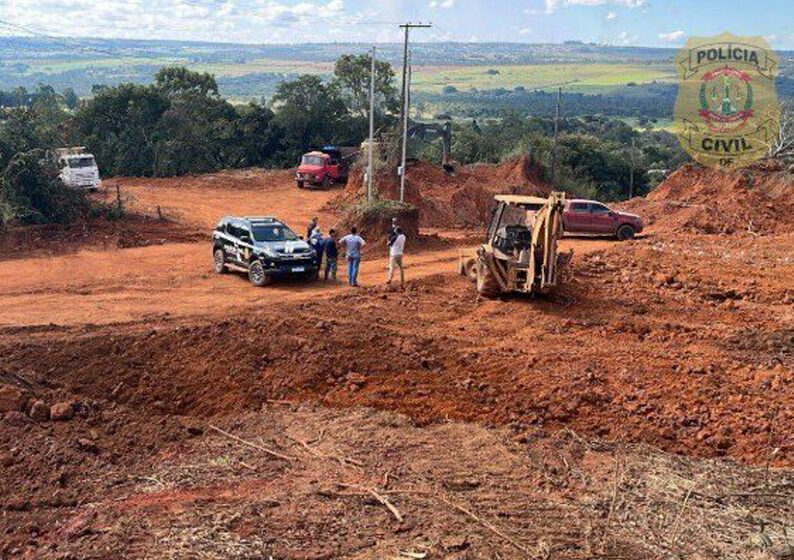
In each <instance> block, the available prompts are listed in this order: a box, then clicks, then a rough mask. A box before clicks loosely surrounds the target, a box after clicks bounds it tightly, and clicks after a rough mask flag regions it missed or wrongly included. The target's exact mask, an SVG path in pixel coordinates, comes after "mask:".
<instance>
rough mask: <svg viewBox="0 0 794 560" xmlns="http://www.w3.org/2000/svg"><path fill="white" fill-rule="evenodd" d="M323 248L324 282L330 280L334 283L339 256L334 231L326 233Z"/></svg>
mask: <svg viewBox="0 0 794 560" xmlns="http://www.w3.org/2000/svg"><path fill="white" fill-rule="evenodd" d="M323 248H324V249H325V281H326V282H328V279H329V278H330V279H331V281H332V282H334V283H336V268H337V264H336V263H337V257H338V256H339V248H338V247H337V245H336V230H334V229H332V230H331V231H329V232H328V237H327V238H326V239H325V241H324V247H323Z"/></svg>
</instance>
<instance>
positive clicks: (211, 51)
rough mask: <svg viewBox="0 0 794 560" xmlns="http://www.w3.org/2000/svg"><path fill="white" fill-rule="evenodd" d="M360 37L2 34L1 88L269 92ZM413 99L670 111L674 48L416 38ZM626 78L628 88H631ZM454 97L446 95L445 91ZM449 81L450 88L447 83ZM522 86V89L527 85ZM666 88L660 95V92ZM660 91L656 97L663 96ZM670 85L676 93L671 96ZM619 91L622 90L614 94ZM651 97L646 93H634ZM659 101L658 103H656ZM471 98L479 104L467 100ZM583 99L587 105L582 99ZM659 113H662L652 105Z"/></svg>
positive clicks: (396, 48)
mask: <svg viewBox="0 0 794 560" xmlns="http://www.w3.org/2000/svg"><path fill="white" fill-rule="evenodd" d="M377 47H378V57H379V58H381V59H384V60H388V61H389V62H391V63H392V64H393V65H394V66H395V68H396V69H399V67H400V65H401V63H402V60H401V57H402V45H401V44H397V43H389V44H380V45H377ZM369 48H370V45H368V44H363V43H304V44H292V45H290V44H259V45H251V44H233V43H206V42H185V41H142V40H122V39H89V38H80V39H72V38H29V37H0V84H1V85H0V89H2V90H10V89H13V88H17V87H24V88H27V89H29V90H30V89H35V88H36V87H37V86H38V85H39V84H48V85H51V86H52V87H54V88H55V89H56V90H57V91H63V90H64V89H66V88H72V89H73V90H74V91H75V92H77V94H78V95H80V96H89V95H91V88H92V86H93V85H95V84H101V85H110V86H113V85H117V84H119V83H123V82H134V83H143V84H145V83H151V81H152V79H153V78H154V75H155V73H156V72H157V70H158V69H159V68H161V67H163V66H167V65H182V66H187V67H188V68H190V69H193V70H198V71H206V72H210V73H212V74H214V75H215V76H216V77H217V80H218V84H219V86H220V89H221V94H222V95H223V96H225V97H227V98H229V99H231V100H236V101H247V100H252V99H255V100H259V99H267V98H269V97H270V96H271V95H272V94H273V92H274V90H275V88H276V87H277V86H278V84H279V83H281V82H283V81H285V80H290V79H293V78H295V77H296V76H298V75H299V74H303V73H311V74H319V75H321V76H330V75H331V73H332V72H333V63H334V61H335V60H336V59H337V58H338V57H339V56H340V55H342V54H345V53H354V54H359V53H365V52H367V51H368V50H369ZM412 50H413V53H414V61H415V64H416V72H415V74H414V78H415V82H414V83H415V88H414V89H415V93H416V97H415V99H416V101H417V102H419V103H421V102H423V101H424V102H426V105H427V111H429V112H443V111H446V110H447V108H449V107H450V106H451V104H453V103H454V107H452V108H453V109H455V110H453V111H452V113H453V114H456V115H459V116H460V115H473V114H482V113H483V111H484V112H485V114H488V113H489V112H491V111H493V110H495V109H496V107H501V108H505V107H508V108H515V109H516V110H518V111H519V112H523V113H527V112H535V111H540V112H546V111H547V108H546V105H547V104H548V103H547V100H546V99H545V98H544V97H543V95H542V92H543V91H553V90H556V88H557V87H558V86H560V87H563V88H564V89H565V91H566V92H568V93H570V94H573V95H580V94H581V95H593V96H595V95H597V96H611V97H612V99H611V101H610V100H607V101H605V102H604V103H602V102H601V101H600V100H598V99H589V98H588V99H585V100H583V102H586V103H587V106H588V107H591V106H594V107H598V106H600V105H602V104H605V109H607V110H605V112H606V113H608V114H611V113H612V112H613V111H616V110H617V111H620V110H621V109H620V107H622V106H623V105H624V101H623V100H624V99H628V100H629V101H631V102H632V104H633V105H632V109H631V110H630V111H628V114H629V115H636V114H637V113H638V112H640V113H642V112H644V111H645V107H648V106H650V105H651V104H652V103H648V102H647V100H648V99H650V98H653V99H655V100H657V101H659V103H661V105H660V106H659V107H660V108H661V109H660V110H661V112H662V113H665V114H666V113H667V112H668V111H667V109H666V107H668V106H669V105H670V99H671V97H670V96H671V93H670V89H669V88H665V87H664V86H668V85H669V86H671V87H672V86H674V83H675V81H676V72H675V68H674V66H673V57H674V56H675V53H676V52H677V50H678V49H676V48H651V47H616V46H607V45H596V44H588V43H582V42H578V41H568V42H566V43H563V44H521V43H454V42H448V43H413V44H412ZM779 54H780V57H781V60H782V65H781V68H782V70H783V72H782V73H783V74H784V75H787V76H788V80H787V81H786V78H783V81H782V82H781V84H782V89H784V90H785V91H786V92H787V93H788V92H789V91H790V90H792V83H793V82H792V80H791V78H792V77H793V76H794V70H792V68H793V67H794V63H793V62H792V61H794V52H780V53H779ZM630 86H631V87H630ZM445 88H446V90H447V91H454V92H455V93H454V95H447V96H446V97H445V96H442V95H441V94H442V91H443V90H445ZM450 88H451V89H450ZM525 92H526V93H525ZM659 92H662V93H659ZM660 95H661V97H660ZM674 95H675V93H674V92H672V96H673V98H674ZM616 96H619V97H616ZM637 98H647V99H646V100H645V101H640V102H639V103H640V104H639V105H637V102H635V101H632V99H634V100H636V99H637ZM654 102H655V101H654ZM474 106H477V107H478V108H477V110H476V111H474V112H473V111H472V110H471V109H472V107H474ZM583 106H584V105H583ZM657 112H658V111H657Z"/></svg>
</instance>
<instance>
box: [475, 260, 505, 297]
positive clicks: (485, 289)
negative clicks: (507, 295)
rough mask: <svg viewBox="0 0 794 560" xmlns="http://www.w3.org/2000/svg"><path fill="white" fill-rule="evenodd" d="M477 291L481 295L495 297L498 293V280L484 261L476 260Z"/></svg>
mask: <svg viewBox="0 0 794 560" xmlns="http://www.w3.org/2000/svg"><path fill="white" fill-rule="evenodd" d="M476 268H477V293H478V294H480V295H481V296H482V297H486V298H495V297H497V296H498V295H499V293H500V292H501V290H500V289H499V282H497V281H496V278H494V275H493V273H492V272H491V269H490V268H488V265H487V264H485V262H484V261H482V260H479V261H477V267H476Z"/></svg>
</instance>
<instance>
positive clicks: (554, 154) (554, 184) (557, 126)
mask: <svg viewBox="0 0 794 560" xmlns="http://www.w3.org/2000/svg"><path fill="white" fill-rule="evenodd" d="M561 101H562V88H559V89H558V90H557V108H556V109H555V111H554V146H553V147H552V152H551V188H552V189H556V188H557V139H558V137H559V133H560V103H561Z"/></svg>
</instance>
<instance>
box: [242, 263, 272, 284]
mask: <svg viewBox="0 0 794 560" xmlns="http://www.w3.org/2000/svg"><path fill="white" fill-rule="evenodd" d="M248 279H249V280H250V281H251V284H253V285H254V286H258V287H262V286H267V285H268V284H270V280H271V278H270V276H268V275H267V274H265V267H264V266H262V262H261V261H254V262H252V263H251V265H250V266H249V267H248Z"/></svg>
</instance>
